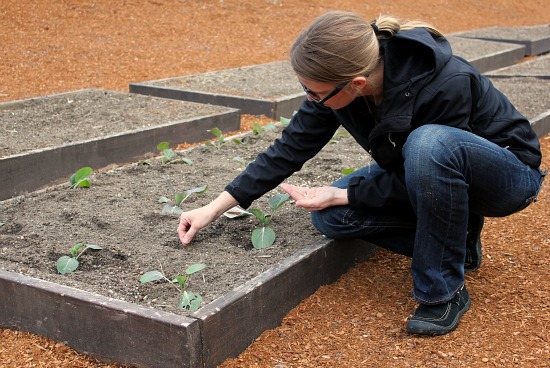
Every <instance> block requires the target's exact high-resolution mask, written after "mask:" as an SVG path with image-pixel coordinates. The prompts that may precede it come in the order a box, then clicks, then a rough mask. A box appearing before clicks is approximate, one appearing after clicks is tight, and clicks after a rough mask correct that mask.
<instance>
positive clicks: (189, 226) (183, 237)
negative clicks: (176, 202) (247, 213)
mask: <svg viewBox="0 0 550 368" xmlns="http://www.w3.org/2000/svg"><path fill="white" fill-rule="evenodd" d="M237 204H238V202H237V201H236V200H235V198H233V196H231V195H230V194H229V193H227V192H222V193H221V194H220V195H219V196H218V198H216V199H215V200H214V201H212V202H211V203H209V204H207V205H206V206H204V207H200V208H197V209H194V210H192V211H188V212H184V213H182V214H181V216H180V223H179V225H178V235H179V238H180V241H181V243H182V244H183V245H187V244H189V243H191V241H192V240H193V238H194V237H195V235H196V234H197V232H198V231H199V230H200V229H202V228H203V227H205V226H207V225H208V224H210V223H211V222H212V221H214V220H216V219H217V218H218V217H220V216H221V215H222V214H223V213H224V212H225V211H227V210H228V209H230V208H231V207H234V206H236V205H237Z"/></svg>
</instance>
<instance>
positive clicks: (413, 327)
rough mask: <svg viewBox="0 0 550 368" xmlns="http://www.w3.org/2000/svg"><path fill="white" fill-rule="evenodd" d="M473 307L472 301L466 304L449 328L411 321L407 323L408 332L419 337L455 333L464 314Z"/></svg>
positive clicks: (426, 322)
mask: <svg viewBox="0 0 550 368" xmlns="http://www.w3.org/2000/svg"><path fill="white" fill-rule="evenodd" d="M471 305H472V302H471V300H470V299H468V301H467V302H466V304H465V305H464V307H463V308H462V309H461V310H460V311H458V314H457V315H456V318H455V319H454V321H453V323H451V325H450V326H449V327H442V326H439V325H436V324H435V323H431V322H428V321H420V320H416V319H415V320H410V321H408V322H407V332H409V333H413V334H418V335H428V336H439V335H445V334H448V333H449V332H451V331H454V330H455V329H456V328H457V327H458V324H459V322H460V318H461V317H462V315H463V314H464V313H466V312H467V311H468V310H469V309H470V307H471Z"/></svg>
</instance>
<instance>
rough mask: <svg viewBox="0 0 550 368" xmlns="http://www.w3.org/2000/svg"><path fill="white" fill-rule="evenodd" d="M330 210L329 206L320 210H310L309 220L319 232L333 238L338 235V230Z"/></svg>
mask: <svg viewBox="0 0 550 368" xmlns="http://www.w3.org/2000/svg"><path fill="white" fill-rule="evenodd" d="M332 212H333V211H331V208H330V207H329V208H327V209H324V210H321V211H313V212H311V222H312V224H313V226H315V228H316V229H317V231H319V232H320V233H321V234H323V235H325V236H327V237H329V238H333V239H335V238H338V237H339V233H340V231H338V229H337V228H338V226H337V224H336V223H335V222H334V221H333V213H332Z"/></svg>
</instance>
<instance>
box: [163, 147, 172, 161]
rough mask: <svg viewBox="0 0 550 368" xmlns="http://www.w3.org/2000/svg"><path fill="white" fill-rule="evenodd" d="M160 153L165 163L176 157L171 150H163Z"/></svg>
mask: <svg viewBox="0 0 550 368" xmlns="http://www.w3.org/2000/svg"><path fill="white" fill-rule="evenodd" d="M161 152H162V154H163V155H164V157H163V159H164V160H165V161H168V160H170V159H172V158H174V156H175V155H176V152H174V150H172V149H171V148H167V149H164V150H162V151H161Z"/></svg>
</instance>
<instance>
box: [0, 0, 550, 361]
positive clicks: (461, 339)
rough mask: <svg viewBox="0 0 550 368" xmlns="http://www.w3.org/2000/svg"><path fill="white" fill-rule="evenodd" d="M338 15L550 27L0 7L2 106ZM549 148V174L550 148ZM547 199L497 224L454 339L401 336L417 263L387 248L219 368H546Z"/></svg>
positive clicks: (229, 63) (139, 74)
mask: <svg viewBox="0 0 550 368" xmlns="http://www.w3.org/2000/svg"><path fill="white" fill-rule="evenodd" d="M331 9H347V10H354V11H356V12H358V13H360V14H363V15H364V16H365V17H367V18H372V17H375V16H377V15H378V14H380V13H384V14H388V13H390V14H395V15H398V16H401V17H405V18H409V19H416V18H419V19H424V20H427V21H429V22H432V23H433V24H435V25H436V26H438V27H439V28H440V29H441V30H442V31H443V32H446V33H450V32H457V31H461V30H468V29H478V28H484V27H488V26H526V25H540V24H545V23H548V22H549V20H550V10H549V9H548V6H547V4H546V2H545V0H533V1H530V2H520V1H516V0H501V1H498V3H495V2H494V1H486V0H483V1H473V0H465V1H460V2H459V1H453V2H449V1H444V0H435V1H434V0H429V1H428V0H417V1H414V2H411V1H405V0H395V1H392V2H387V1H383V0H375V1H371V2H368V3H366V2H358V1H355V0H341V1H340V0H336V1H332V2H330V3H327V2H325V3H319V2H317V1H312V0H300V1H298V0H284V1H281V0H244V1H242V0H239V1H237V0H219V1H214V0H194V1H192V0H179V1H177V0H171V1H168V0H148V1H120V2H111V1H107V0H96V1H94V2H88V1H83V0H73V1H65V0H62V1H55V2H46V1H38V0H3V1H2V2H1V3H0V30H1V31H2V32H1V33H2V35H3V36H4V37H3V38H2V57H1V58H0V70H1V71H2V72H1V73H0V101H12V100H17V99H22V98H28V97H36V96H43V95H46V94H52V93H59V92H66V91H71V90H77V89H82V88H91V87H94V88H104V89H112V90H119V91H127V90H128V84H129V83H131V82H140V81H147V80H153V79H160V78H168V77H175V76H182V75H187V74H193V73H199V72H204V71H210V70H220V69H227V68H232V67H238V66H244V65H252V64H258V63H264V62H270V61H276V60H283V59H285V58H286V57H287V50H288V48H289V46H290V44H291V42H292V40H293V39H294V37H295V36H296V35H297V34H298V33H299V31H300V30H301V29H302V28H303V27H305V26H306V25H307V24H308V23H309V22H310V21H311V20H312V19H313V18H314V17H315V16H317V15H319V14H321V13H323V12H325V11H327V10H331ZM252 120H253V119H252ZM249 127H250V119H248V120H246V121H245V124H243V129H248V128H249ZM541 144H542V146H543V153H544V155H545V157H544V165H543V166H544V167H549V166H550V160H549V157H550V137H549V136H545V137H542V138H541ZM548 192H549V191H548V183H546V188H543V190H542V191H541V194H540V200H539V201H538V202H537V203H535V204H534V205H532V206H531V207H530V208H528V209H527V210H525V211H523V212H521V213H518V214H515V215H513V216H510V217H507V218H498V219H495V218H492V219H488V220H487V223H486V226H485V229H484V233H483V238H482V240H483V243H484V259H483V266H482V268H481V269H480V270H479V271H477V272H475V273H473V274H470V275H468V276H467V284H468V288H469V291H470V294H471V296H472V300H473V308H472V309H471V310H470V311H469V312H468V313H467V314H465V315H464V317H463V320H462V322H461V325H460V327H459V328H458V330H457V331H455V332H453V333H451V334H449V335H446V336H442V337H438V338H421V337H415V336H411V335H407V334H406V333H405V332H404V322H405V320H406V318H407V317H408V316H409V314H410V313H411V311H412V310H413V309H414V307H415V305H414V302H413V301H412V300H411V298H410V297H409V290H410V287H411V278H410V274H409V260H408V259H406V258H403V257H400V256H397V255H394V254H390V253H388V252H385V251H380V252H378V253H377V254H376V255H375V256H374V257H373V258H372V259H370V260H368V261H366V262H364V263H362V264H359V265H357V266H356V267H354V268H353V269H352V270H350V271H349V272H348V273H346V274H345V275H344V276H342V278H341V279H340V280H338V281H337V282H335V283H333V284H331V285H327V286H324V287H322V288H320V289H319V290H318V291H317V292H316V293H315V294H313V295H312V296H311V297H310V298H308V299H307V300H305V301H303V302H302V303H301V304H300V305H299V306H297V307H296V308H295V309H294V310H292V311H291V312H290V313H289V314H288V315H287V317H286V318H285V319H284V320H283V322H282V324H281V326H280V327H278V328H276V329H273V330H270V331H266V332H265V333H264V334H262V335H261V336H260V337H259V338H258V339H257V341H256V342H255V343H254V344H252V345H251V346H250V347H249V348H248V349H247V350H246V351H245V352H243V353H242V354H241V355H240V356H239V357H236V358H235V359H230V360H228V361H226V362H225V363H224V364H223V365H222V366H223V367H225V368H231V367H278V368H282V367H334V366H342V367H392V366H396V367H485V366H487V367H494V366H498V367H501V366H505V367H509V366H514V367H550V363H549V362H550V348H549V334H548V328H549V325H550V314H549V302H548V296H549V289H550V287H549V282H548V281H549V280H550V277H549V274H550V268H549V267H548V266H549V261H548V259H549V257H548V256H549V254H550V236H549V234H548V228H549V214H550V211H549V205H550V198H549V194H548ZM0 339H1V341H2V343H1V344H0V366H2V367H119V365H117V364H105V363H101V362H98V361H96V360H95V359H93V358H90V357H87V356H84V355H81V354H79V353H77V352H75V351H73V350H72V349H70V348H68V347H67V346H65V345H64V344H62V343H60V342H54V341H50V340H48V339H45V338H42V337H39V336H34V335H30V334H27V333H23V332H20V331H12V330H5V329H3V330H2V329H0Z"/></svg>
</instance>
